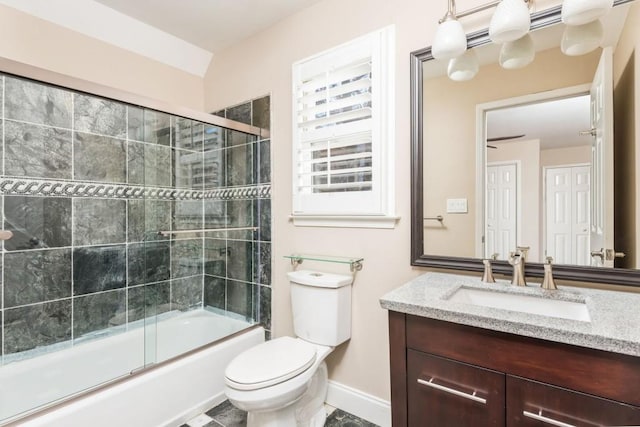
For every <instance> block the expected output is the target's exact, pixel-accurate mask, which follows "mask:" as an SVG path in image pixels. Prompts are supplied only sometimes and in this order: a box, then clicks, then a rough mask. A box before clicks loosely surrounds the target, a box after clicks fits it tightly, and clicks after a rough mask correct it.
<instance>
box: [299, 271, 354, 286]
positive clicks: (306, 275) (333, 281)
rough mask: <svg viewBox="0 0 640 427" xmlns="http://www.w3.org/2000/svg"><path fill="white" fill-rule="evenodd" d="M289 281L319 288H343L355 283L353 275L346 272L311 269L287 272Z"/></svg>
mask: <svg viewBox="0 0 640 427" xmlns="http://www.w3.org/2000/svg"><path fill="white" fill-rule="evenodd" d="M287 276H289V281H291V282H294V283H299V284H301V285H307V286H317V287H319V288H341V287H342V286H346V285H350V284H351V283H353V277H352V276H347V275H344V274H332V273H322V272H319V271H311V270H297V271H290V272H289V273H287Z"/></svg>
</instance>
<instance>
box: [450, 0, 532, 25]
mask: <svg viewBox="0 0 640 427" xmlns="http://www.w3.org/2000/svg"><path fill="white" fill-rule="evenodd" d="M501 1H502V0H495V1H492V2H489V3H485V4H481V5H480V6H476V7H474V8H471V9H467V10H464V11H462V12H460V13H456V2H455V0H449V9H448V10H447V14H446V15H445V16H444V17H443V18H442V19H441V20H440V21H438V23H440V24H442V23H443V22H444V21H446V20H448V19H456V18H464V17H465V16H469V15H473V14H474V13H478V12H482V11H484V10H487V9H491V8H492V7H496V6H498V5H499V4H500V2H501ZM524 2H525V3H527V5H528V6H529V9H531V7H532V6H533V2H534V0H524Z"/></svg>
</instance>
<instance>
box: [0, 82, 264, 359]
mask: <svg viewBox="0 0 640 427" xmlns="http://www.w3.org/2000/svg"><path fill="white" fill-rule="evenodd" d="M0 81H1V84H2V87H3V91H2V93H3V94H4V99H3V100H2V101H3V102H2V104H1V107H0V108H1V118H2V119H1V121H0V135H2V136H3V140H2V144H0V148H1V150H0V155H1V156H2V160H3V161H2V163H0V168H1V170H0V172H1V177H0V180H1V182H2V185H0V195H1V201H2V203H1V204H0V216H1V218H2V221H3V223H2V228H3V229H6V230H11V231H12V232H13V233H14V237H13V238H12V239H10V240H7V241H5V242H3V247H2V249H3V251H2V252H3V255H2V260H1V269H2V274H1V276H0V277H1V278H2V281H1V282H0V286H1V288H0V291H1V292H0V296H1V298H0V363H8V362H10V361H13V360H16V359H21V358H24V357H29V356H30V355H34V354H38V353H39V352H41V351H43V350H45V351H46V346H49V345H52V344H56V346H53V347H51V348H60V347H64V346H66V345H73V343H74V342H76V341H78V340H86V339H90V338H91V337H93V336H96V335H97V333H98V332H99V331H102V330H104V329H107V328H109V329H110V330H115V331H117V330H123V331H124V330H126V329H127V328H129V327H133V325H132V322H136V321H138V320H140V319H143V318H145V317H148V316H154V315H156V314H161V313H165V312H168V311H171V310H189V309H193V308H202V307H209V308H210V309H217V310H222V311H224V312H231V313H233V315H234V316H241V317H243V318H246V319H249V320H254V319H257V320H259V321H262V322H263V323H265V325H267V326H268V325H269V323H270V322H269V319H270V310H267V307H269V306H270V285H271V283H270V232H269V229H270V212H268V211H269V208H270V199H269V198H268V194H269V192H270V187H269V184H270V170H269V167H270V166H269V164H270V159H269V148H270V146H269V141H268V140H266V141H258V140H257V138H255V137H252V136H248V135H244V134H241V133H239V132H232V131H229V130H226V129H223V128H219V127H215V126H211V125H206V124H202V123H198V122H195V121H192V120H189V119H185V118H180V117H175V116H170V115H168V114H165V113H161V112H158V111H151V110H146V109H142V108H139V107H136V106H131V105H127V104H123V103H119V102H116V101H111V100H107V99H102V98H98V97H93V96H90V95H86V94H80V93H75V92H72V91H69V90H64V89H60V88H57V87H51V86H47V85H44V84H40V83H37V82H33V81H29V80H24V79H20V78H16V77H11V76H0ZM248 104H249V106H250V108H249V109H248V114H249V115H250V116H248V117H249V119H248V120H249V122H251V121H253V122H255V123H268V122H269V119H268V114H269V99H268V97H266V98H262V99H260V100H255V101H253V102H251V103H248ZM254 106H255V107H254ZM244 108H246V107H244ZM228 111H229V114H230V115H233V114H237V113H234V111H239V109H229V110H228ZM225 114H226V111H225ZM242 115H243V116H242V117H244V118H246V117H247V116H246V115H247V112H242ZM251 115H253V116H251ZM245 121H246V120H245ZM267 127H268V126H267ZM256 186H258V187H260V189H261V190H262V193H260V192H257V191H254V192H251V191H247V189H251V188H253V187H256ZM164 189H167V191H165V190H164ZM172 189H177V190H180V191H172ZM226 189H229V190H230V191H225V190H226ZM265 189H266V193H265ZM258 193H259V194H261V196H260V197H258V196H256V197H255V198H247V196H246V194H258ZM265 194H266V196H265ZM236 199H237V200H236ZM240 225H250V226H253V225H255V226H259V227H261V228H260V230H259V231H257V232H237V233H231V232H214V233H199V234H185V235H182V234H181V235H173V236H172V237H164V236H161V235H159V234H158V231H159V230H190V229H202V228H203V227H205V228H218V227H230V226H240ZM205 236H206V237H205ZM267 311H269V314H267Z"/></svg>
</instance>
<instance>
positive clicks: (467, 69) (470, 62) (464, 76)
mask: <svg viewBox="0 0 640 427" xmlns="http://www.w3.org/2000/svg"><path fill="white" fill-rule="evenodd" d="M479 69H480V65H479V64H478V56H477V55H476V52H475V51H474V50H473V49H469V50H467V51H466V52H465V53H463V54H462V55H460V56H459V57H457V58H453V59H450V60H449V66H448V67H447V75H448V76H449V78H450V79H451V80H453V81H456V82H465V81H467V80H471V79H472V78H474V77H475V76H476V74H478V70H479Z"/></svg>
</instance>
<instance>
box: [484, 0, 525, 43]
mask: <svg viewBox="0 0 640 427" xmlns="http://www.w3.org/2000/svg"><path fill="white" fill-rule="evenodd" d="M529 27H531V15H530V14H529V7H528V6H527V3H525V2H524V0H502V1H501V2H500V4H498V7H496V11H495V12H494V14H493V16H492V17H491V23H490V24H489V38H490V39H491V41H492V42H494V43H507V42H512V41H515V40H518V39H520V38H522V37H524V35H525V34H527V33H528V32H529Z"/></svg>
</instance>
